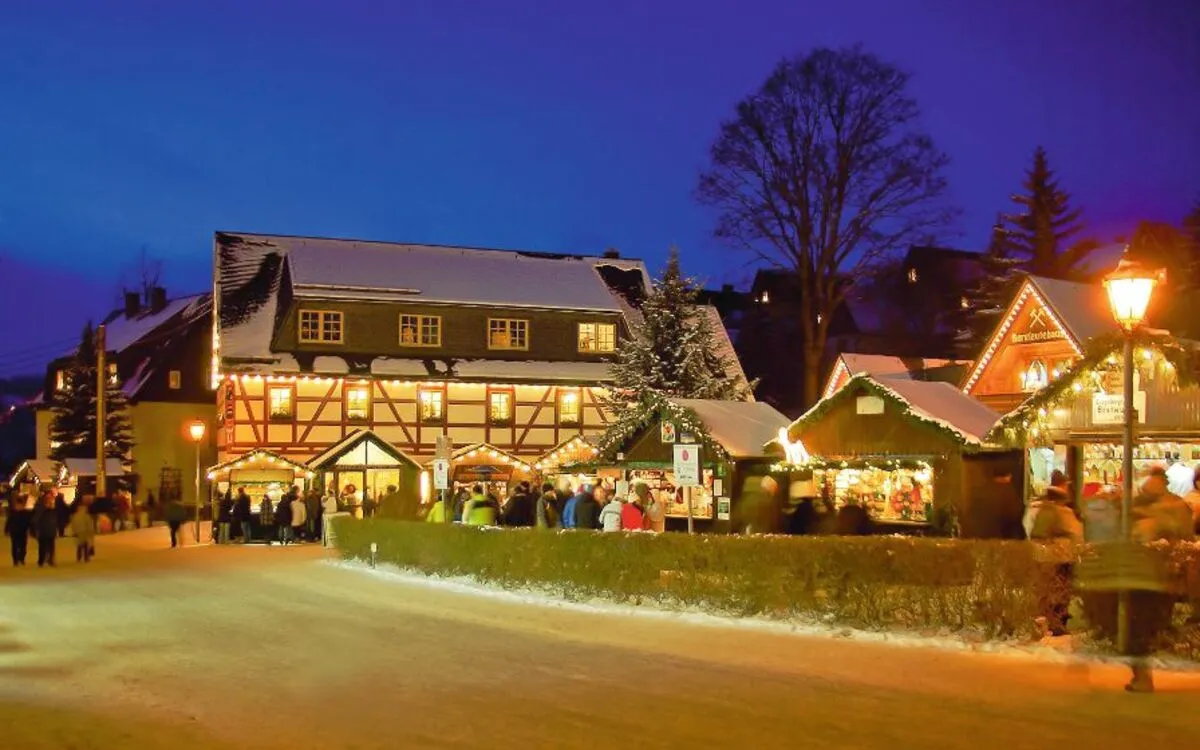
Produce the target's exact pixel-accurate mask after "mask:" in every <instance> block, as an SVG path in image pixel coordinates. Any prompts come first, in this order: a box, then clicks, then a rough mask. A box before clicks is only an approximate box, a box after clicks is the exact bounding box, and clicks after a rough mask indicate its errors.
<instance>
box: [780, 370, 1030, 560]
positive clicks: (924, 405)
mask: <svg viewBox="0 0 1200 750" xmlns="http://www.w3.org/2000/svg"><path fill="white" fill-rule="evenodd" d="M999 416H1000V415H999V414H997V413H996V412H994V411H992V410H991V409H989V408H988V407H986V406H984V405H983V404H981V403H980V402H979V401H977V400H975V399H974V398H972V397H970V396H967V395H966V394H964V393H962V391H960V390H959V389H958V388H956V387H955V386H953V385H951V384H949V383H944V382H930V381H918V380H912V379H908V378H887V377H872V376H870V375H866V374H858V375H856V376H854V377H853V378H851V379H850V380H849V381H848V382H847V383H846V385H845V386H844V387H842V388H841V389H839V390H838V391H836V392H835V393H834V394H833V395H831V396H829V397H828V398H825V399H822V400H821V401H819V402H818V403H817V404H816V405H815V406H814V407H813V408H812V409H810V410H809V411H808V412H807V413H805V414H804V415H802V416H801V417H800V418H799V419H797V420H796V421H795V422H793V423H792V424H791V425H789V427H788V428H787V432H786V439H787V441H788V443H785V444H777V449H778V450H779V452H780V454H783V453H789V454H793V455H792V457H791V458H790V459H789V460H785V461H784V462H782V463H781V464H779V465H777V467H776V468H777V469H779V470H780V471H783V472H786V473H787V474H788V480H789V484H790V483H791V482H794V481H808V480H810V479H811V480H812V482H813V484H814V485H815V488H814V489H815V493H816V494H817V495H818V500H819V501H827V502H829V503H832V505H833V507H834V509H838V508H840V507H841V506H843V505H846V504H857V505H862V506H864V507H865V508H866V509H867V512H868V515H869V516H870V517H871V520H872V522H873V526H874V528H875V529H876V530H877V531H882V532H901V533H914V534H945V535H949V534H951V533H955V532H957V533H960V534H961V535H962V536H968V537H999V536H1004V535H1005V530H1006V529H1011V528H1012V527H1013V524H1014V523H1015V524H1018V525H1019V523H1020V518H1021V513H1022V510H1023V509H1022V506H1021V500H1020V488H1019V482H1020V476H1021V475H1020V466H1021V458H1020V453H1019V452H1018V451H1015V450H1011V449H994V448H993V447H991V446H989V445H988V444H987V443H986V441H985V436H986V435H987V434H988V432H989V431H990V430H991V428H992V427H993V425H994V424H995V423H996V421H997V420H998V419H999ZM781 439H782V437H781ZM792 444H802V445H803V450H802V451H800V453H804V452H805V451H806V452H807V455H804V456H802V457H801V458H799V459H797V458H796V457H795V455H794V454H795V451H794V450H793V446H792ZM1006 477H1008V478H1009V479H1008V481H1004V480H1005V478H1006ZM1014 481H1015V483H1016V485H1017V486H1014Z"/></svg>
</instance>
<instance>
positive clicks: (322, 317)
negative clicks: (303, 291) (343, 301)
mask: <svg viewBox="0 0 1200 750" xmlns="http://www.w3.org/2000/svg"><path fill="white" fill-rule="evenodd" d="M300 340H301V341H302V342H306V343H314V342H315V343H322V344H340V343H342V314H341V313H340V312H331V311H329V310H301V311H300Z"/></svg>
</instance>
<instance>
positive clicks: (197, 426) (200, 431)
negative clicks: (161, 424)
mask: <svg viewBox="0 0 1200 750" xmlns="http://www.w3.org/2000/svg"><path fill="white" fill-rule="evenodd" d="M204 430H205V427H204V422H202V421H201V420H199V419H197V420H195V421H194V422H192V423H191V424H189V425H188V434H189V435H190V436H191V438H192V442H193V443H195V444H196V544H199V543H200V443H201V442H203V441H204Z"/></svg>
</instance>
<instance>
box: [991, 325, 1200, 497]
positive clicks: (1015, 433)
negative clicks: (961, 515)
mask: <svg viewBox="0 0 1200 750" xmlns="http://www.w3.org/2000/svg"><path fill="white" fill-rule="evenodd" d="M1123 346H1124V342H1123V339H1122V337H1121V336H1119V335H1109V336H1101V337H1097V338H1095V339H1093V340H1092V341H1090V342H1089V343H1088V345H1087V348H1086V350H1085V352H1084V355H1083V356H1082V357H1081V358H1080V359H1079V360H1077V361H1076V362H1074V363H1073V364H1072V365H1071V366H1070V367H1069V368H1067V369H1066V370H1065V371H1064V372H1063V374H1062V375H1061V377H1059V378H1058V379H1056V380H1053V381H1052V382H1050V383H1049V384H1048V385H1047V386H1046V387H1045V388H1043V389H1042V390H1040V391H1038V392H1037V393H1035V394H1033V395H1032V396H1030V397H1029V398H1028V399H1026V400H1025V401H1024V402H1023V403H1022V404H1021V405H1020V406H1018V407H1017V408H1016V409H1014V410H1012V411H1011V412H1009V413H1008V414H1006V415H1005V416H1004V417H1003V418H1002V419H1001V420H1000V422H999V423H998V424H997V425H996V426H995V428H994V430H993V432H992V435H991V437H990V439H991V440H992V441H993V442H995V443H1000V444H1004V445H1008V446H1011V447H1014V448H1018V449H1024V450H1025V455H1026V456H1027V458H1028V461H1029V469H1028V470H1029V474H1030V476H1031V477H1032V478H1033V485H1034V486H1033V487H1032V488H1031V493H1032V494H1034V495H1036V494H1037V493H1038V492H1040V491H1041V490H1042V488H1043V487H1044V485H1045V483H1046V481H1047V479H1048V475H1049V472H1050V471H1053V470H1055V469H1058V470H1060V471H1063V472H1065V473H1066V474H1067V476H1068V477H1070V478H1071V490H1072V493H1073V495H1074V497H1075V500H1076V502H1077V503H1078V502H1079V501H1080V500H1081V499H1082V498H1083V497H1086V496H1090V495H1092V494H1095V493H1097V492H1099V491H1100V490H1101V489H1104V488H1113V489H1116V488H1119V487H1120V484H1121V479H1122V477H1121V464H1122V457H1123V453H1124V451H1123V448H1122V434H1121V433H1122V425H1123V423H1124V386H1123V383H1122V364H1121V359H1122V349H1123ZM1134 354H1135V356H1134V363H1135V372H1134V393H1133V401H1134V408H1135V410H1136V413H1137V421H1136V425H1135V438H1136V445H1135V447H1134V455H1133V464H1134V468H1135V470H1139V471H1140V470H1142V469H1145V468H1148V467H1149V466H1151V465H1154V464H1160V465H1162V466H1164V467H1165V468H1166V469H1167V478H1168V482H1169V484H1170V488H1171V490H1172V491H1173V492H1175V493H1176V494H1180V495H1183V494H1186V493H1187V492H1188V491H1189V490H1190V489H1191V485H1192V479H1193V476H1194V473H1195V472H1194V469H1195V467H1196V465H1197V464H1200V387H1198V386H1197V374H1198V368H1197V345H1196V344H1195V343H1194V342H1190V341H1185V340H1180V339H1175V338H1171V337H1170V336H1167V335H1161V334H1140V335H1139V336H1138V338H1137V339H1136V341H1135V351H1134Z"/></svg>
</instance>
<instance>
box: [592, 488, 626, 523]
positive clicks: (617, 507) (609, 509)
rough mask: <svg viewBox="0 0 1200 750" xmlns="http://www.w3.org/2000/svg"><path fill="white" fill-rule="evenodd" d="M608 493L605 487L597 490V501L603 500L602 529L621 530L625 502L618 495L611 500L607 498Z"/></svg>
mask: <svg viewBox="0 0 1200 750" xmlns="http://www.w3.org/2000/svg"><path fill="white" fill-rule="evenodd" d="M607 494H608V493H607V492H605V491H604V490H603V489H598V490H596V502H597V503H601V502H603V504H602V505H601V506H600V530H601V531H606V532H613V531H620V530H621V507H622V506H623V505H624V503H622V502H621V499H620V498H617V497H614V498H612V499H611V500H608V499H606V498H607Z"/></svg>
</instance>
